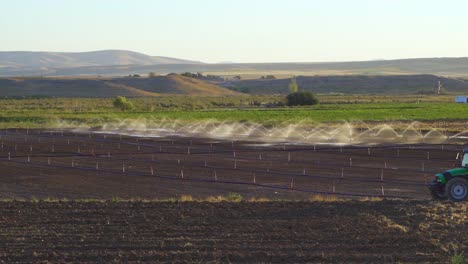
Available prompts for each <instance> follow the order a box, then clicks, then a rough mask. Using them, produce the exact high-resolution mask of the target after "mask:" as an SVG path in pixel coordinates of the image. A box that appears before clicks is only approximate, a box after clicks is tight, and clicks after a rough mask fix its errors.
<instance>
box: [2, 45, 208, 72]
mask: <svg viewBox="0 0 468 264" xmlns="http://www.w3.org/2000/svg"><path fill="white" fill-rule="evenodd" d="M184 63H186V64H199V63H200V62H194V61H188V60H182V59H175V58H169V57H158V56H149V55H145V54H142V53H138V52H133V51H126V50H102V51H91V52H31V51H3V52H0V67H3V68H10V69H42V70H43V71H44V72H47V71H48V70H49V68H52V69H54V68H78V67H90V66H117V65H156V64H184ZM0 69H1V68H0Z"/></svg>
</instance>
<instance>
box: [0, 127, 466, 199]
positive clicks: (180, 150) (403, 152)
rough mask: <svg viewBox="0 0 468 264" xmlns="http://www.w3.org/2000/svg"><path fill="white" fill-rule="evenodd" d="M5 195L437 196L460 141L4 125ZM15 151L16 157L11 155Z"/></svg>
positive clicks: (0, 189)
mask: <svg viewBox="0 0 468 264" xmlns="http://www.w3.org/2000/svg"><path fill="white" fill-rule="evenodd" d="M0 132H1V133H0V134H1V139H0V140H1V147H0V164H1V166H2V176H3V177H1V178H0V183H1V184H0V198H31V197H38V198H47V197H55V198H69V199H80V198H102V199H110V198H112V197H122V198H132V197H142V198H149V199H155V198H171V197H176V196H180V195H185V194H187V195H192V196H194V197H207V196H214V195H225V194H227V193H229V192H237V193H240V194H242V195H244V196H245V197H267V198H270V199H307V198H308V197H309V196H310V195H311V194H314V193H321V194H338V195H345V196H346V195H347V196H383V197H387V198H389V197H399V198H415V199H428V198H429V194H428V191H427V188H426V187H425V184H426V183H427V182H429V181H431V180H432V179H433V177H434V176H433V175H434V173H437V172H441V171H443V170H445V169H448V168H451V167H454V166H456V163H457V162H456V160H455V158H456V156H457V153H459V152H460V151H461V149H462V148H463V145H460V144H452V145H450V144H444V145H440V144H435V145H429V144H419V145H391V146H375V147H369V148H368V147H353V146H348V147H336V146H323V145H321V146H318V145H317V146H313V145H307V146H301V145H281V144H279V145H273V146H270V145H262V144H252V142H231V141H222V140H219V141H216V140H209V139H197V138H180V137H172V138H136V137H122V138H120V137H119V136H115V135H103V134H90V135H88V134H74V133H70V132H64V133H63V134H62V133H61V132H44V131H39V130H30V131H24V130H19V131H16V130H10V131H3V132H2V131H0ZM8 156H10V159H8Z"/></svg>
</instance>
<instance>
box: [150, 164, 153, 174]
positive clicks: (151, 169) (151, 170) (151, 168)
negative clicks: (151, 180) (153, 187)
mask: <svg viewBox="0 0 468 264" xmlns="http://www.w3.org/2000/svg"><path fill="white" fill-rule="evenodd" d="M150 172H151V175H154V170H153V166H150Z"/></svg>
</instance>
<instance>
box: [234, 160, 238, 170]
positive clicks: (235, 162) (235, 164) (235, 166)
mask: <svg viewBox="0 0 468 264" xmlns="http://www.w3.org/2000/svg"><path fill="white" fill-rule="evenodd" d="M234 169H237V160H236V159H235V160H234Z"/></svg>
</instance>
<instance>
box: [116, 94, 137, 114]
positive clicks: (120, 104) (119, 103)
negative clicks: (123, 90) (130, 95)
mask: <svg viewBox="0 0 468 264" xmlns="http://www.w3.org/2000/svg"><path fill="white" fill-rule="evenodd" d="M113 104H114V107H115V108H118V109H120V110H121V111H126V110H133V109H135V106H134V105H133V104H132V102H130V101H128V100H127V98H125V97H123V96H117V97H116V98H115V100H114V103H113Z"/></svg>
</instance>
